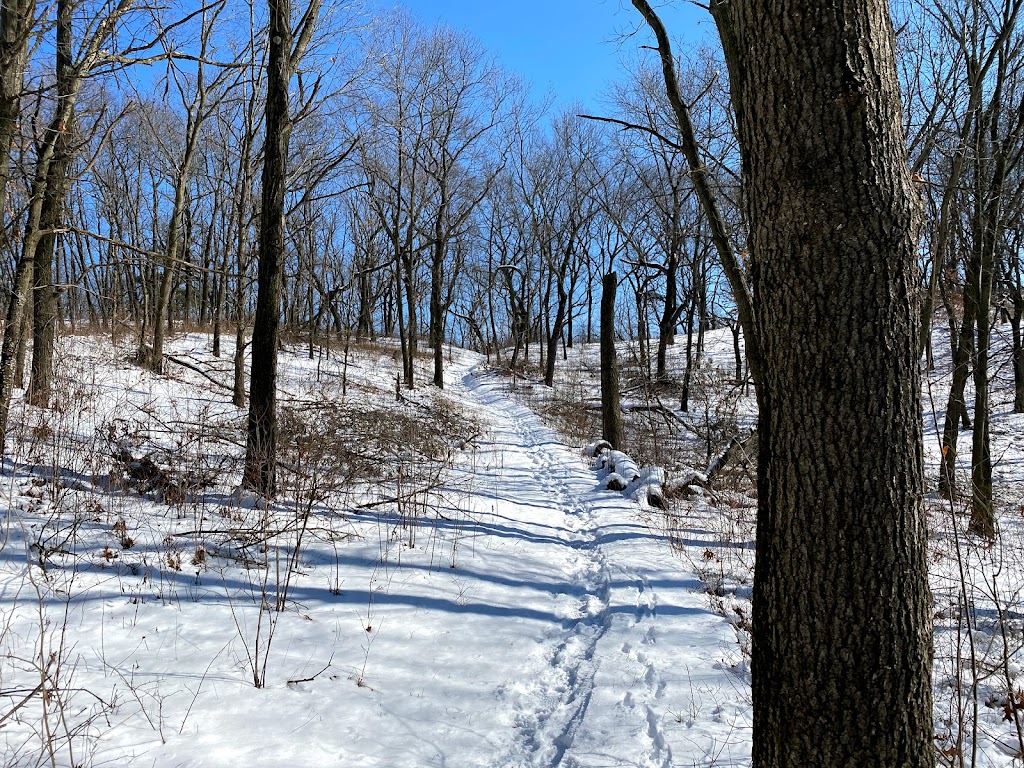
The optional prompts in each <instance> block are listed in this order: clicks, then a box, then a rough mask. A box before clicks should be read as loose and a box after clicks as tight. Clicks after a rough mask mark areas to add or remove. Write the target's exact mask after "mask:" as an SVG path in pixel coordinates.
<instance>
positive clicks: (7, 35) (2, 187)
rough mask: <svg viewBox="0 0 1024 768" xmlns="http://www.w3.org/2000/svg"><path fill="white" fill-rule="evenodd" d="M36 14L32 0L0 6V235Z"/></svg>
mask: <svg viewBox="0 0 1024 768" xmlns="http://www.w3.org/2000/svg"><path fill="white" fill-rule="evenodd" d="M35 17H36V2H35V0H9V2H5V3H4V4H3V6H2V8H0V235H2V233H3V231H4V228H5V227H6V224H7V222H6V212H7V182H8V179H9V178H10V174H11V170H12V168H13V167H14V166H13V164H12V163H11V162H10V158H11V145H12V142H13V139H14V134H15V133H16V132H17V129H18V113H19V111H20V108H21V95H22V91H24V89H25V68H26V67H27V66H28V59H29V45H30V43H31V41H32V34H31V32H32V25H33V24H34V23H35Z"/></svg>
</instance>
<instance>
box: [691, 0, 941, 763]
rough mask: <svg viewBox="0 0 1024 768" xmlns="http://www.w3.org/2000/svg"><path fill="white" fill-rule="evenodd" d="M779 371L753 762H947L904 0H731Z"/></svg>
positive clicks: (763, 491) (758, 616) (770, 356)
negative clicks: (899, 19) (937, 755)
mask: <svg viewBox="0 0 1024 768" xmlns="http://www.w3.org/2000/svg"><path fill="white" fill-rule="evenodd" d="M711 7H712V12H713V13H714V14H715V19H716V22H717V24H718V27H719V31H720V34H721V36H722V42H723V46H724V50H725V55H726V61H727V63H728V66H729V74H730V84H731V88H732V97H733V104H734V107H735V109H736V113H737V125H738V133H739V144H740V148H741V155H742V167H743V173H744V181H745V184H746V190H745V191H746V195H745V198H746V201H747V209H748V221H749V222H750V239H749V244H750V250H751V256H752V259H753V262H754V274H755V275H756V283H755V285H754V296H755V297H756V301H757V306H756V311H757V318H758V323H759V331H760V339H759V342H760V347H759V352H760V354H761V362H762V363H763V370H762V373H763V376H762V377H760V381H759V386H758V402H759V408H760V416H759V429H758V434H759V455H758V494H759V508H758V531H757V565H756V572H755V578H754V607H753V662H752V670H753V686H752V687H753V700H754V736H753V764H754V766H756V767H757V768H768V767H769V766H771V767H774V766H787V767H789V768H792V767H794V766H800V768H834V766H869V765H870V766H900V768H931V766H932V765H933V764H934V746H933V744H932V736H933V724H932V707H931V683H930V676H931V662H932V649H931V599H930V595H929V589H928V568H927V565H928V560H927V547H926V544H927V537H926V527H925V516H924V508H923V501H922V500H923V461H922V427H921V400H920V374H919V370H918V352H919V346H918V344H919V329H920V316H919V308H918V306H917V304H916V303H915V301H914V299H913V298H912V297H914V296H915V295H916V294H917V286H918V267H917V259H918V256H919V253H918V233H919V218H920V215H919V207H920V203H919V201H918V197H917V193H916V191H915V189H914V185H913V182H912V180H911V174H910V170H909V167H908V164H907V152H906V144H905V141H904V136H903V131H902V128H901V125H902V123H901V114H900V94H899V83H898V79H897V76H896V67H895V51H894V45H895V35H894V32H893V29H892V23H891V19H890V16H889V10H888V4H887V3H886V2H885V0H789V2H785V3H767V2H763V0H728V1H727V2H726V1H725V0H713V2H712V4H711Z"/></svg>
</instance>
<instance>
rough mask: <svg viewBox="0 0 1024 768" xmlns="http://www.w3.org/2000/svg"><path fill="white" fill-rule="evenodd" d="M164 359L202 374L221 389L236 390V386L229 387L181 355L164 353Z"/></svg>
mask: <svg viewBox="0 0 1024 768" xmlns="http://www.w3.org/2000/svg"><path fill="white" fill-rule="evenodd" d="M164 359H165V360H170V361H171V362H172V363H175V364H176V365H180V366H181V367H182V368H188V369H189V370H190V371H195V372H196V373H198V374H199V375H200V376H202V377H203V378H204V379H206V380H207V381H209V382H211V383H213V384H216V385H217V386H218V387H220V388H221V389H225V390H227V391H228V392H234V391H235V389H234V387H229V386H228V385H227V384H222V383H221V382H219V381H217V380H216V379H215V378H213V376H211V375H210V374H208V373H207V372H206V371H204V370H203V369H202V368H199V367H198V366H195V365H192V363H186V362H185V361H184V360H182V359H181V358H180V357H174V355H164Z"/></svg>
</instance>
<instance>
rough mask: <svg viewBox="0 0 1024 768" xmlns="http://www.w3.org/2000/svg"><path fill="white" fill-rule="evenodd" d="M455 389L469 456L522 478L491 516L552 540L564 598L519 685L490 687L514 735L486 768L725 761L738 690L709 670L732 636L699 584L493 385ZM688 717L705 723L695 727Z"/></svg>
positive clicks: (488, 380) (650, 766) (480, 378)
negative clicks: (507, 710)
mask: <svg viewBox="0 0 1024 768" xmlns="http://www.w3.org/2000/svg"><path fill="white" fill-rule="evenodd" d="M461 387H462V388H463V389H464V390H465V396H466V399H467V401H469V402H471V403H476V404H478V405H479V406H480V412H481V413H484V414H486V418H487V419H488V421H489V422H490V425H491V432H490V434H491V437H490V442H488V443H485V444H483V445H482V446H481V449H482V450H484V451H490V452H494V453H495V454H499V455H502V456H503V457H504V465H505V467H506V468H508V469H513V470H517V472H515V473H514V474H517V475H518V474H519V473H526V474H528V473H531V472H532V473H533V475H534V477H535V482H534V483H532V484H530V483H516V484H514V485H511V486H510V485H508V484H506V485H505V486H504V487H498V488H495V505H496V507H497V508H498V509H500V510H501V511H502V512H503V513H506V514H508V515H511V516H516V517H518V518H519V519H520V520H521V522H522V523H523V524H526V525H530V524H543V525H545V526H548V528H547V529H546V530H548V531H549V534H550V535H552V536H554V537H555V538H557V539H559V540H561V541H562V542H564V546H563V547H562V553H561V556H560V558H559V560H560V561H559V562H558V565H559V567H560V568H561V570H562V574H563V578H564V588H563V589H564V595H559V594H555V595H553V596H552V597H553V599H554V600H556V601H559V602H560V603H561V606H560V607H561V610H562V614H563V618H562V621H561V623H560V625H557V626H554V627H549V628H547V629H546V630H545V631H544V633H543V635H542V636H541V637H540V638H536V639H535V641H536V642H537V643H538V644H539V646H540V647H539V648H538V649H537V650H535V651H534V653H533V654H532V655H531V657H530V658H529V659H528V660H527V662H526V664H527V665H528V666H527V667H526V668H525V669H523V670H522V674H521V676H520V677H519V679H518V680H517V681H515V682H513V683H511V684H509V685H507V686H503V687H502V688H501V689H500V691H499V693H500V695H501V696H502V698H504V699H505V700H507V701H508V703H509V704H510V705H511V721H512V725H513V727H514V728H515V734H516V735H515V738H514V739H513V740H512V742H511V743H510V744H509V745H508V747H507V749H506V750H505V752H504V753H503V754H502V755H500V756H499V757H498V758H497V759H496V760H494V761H493V762H492V763H490V764H493V765H502V766H529V767H530V768H547V767H549V766H550V767H551V768H555V767H556V766H566V767H567V768H577V767H579V768H582V767H583V766H612V765H616V766H638V767H642V768H667V767H668V766H673V765H701V764H704V763H705V762H712V761H714V760H715V759H716V758H718V759H719V764H729V761H728V758H725V757H723V756H722V755H721V751H722V748H723V745H724V744H725V743H726V741H727V740H728V735H729V734H728V733H727V731H728V729H730V728H742V727H743V725H742V723H741V717H740V712H741V711H742V710H743V709H744V704H743V702H742V701H735V702H733V705H732V706H731V707H730V706H728V702H729V700H730V698H731V697H734V696H735V695H736V689H737V688H739V687H740V686H738V685H737V684H736V681H735V679H730V678H731V677H732V673H730V672H728V671H726V670H725V669H724V666H725V665H724V664H723V663H722V659H724V658H725V657H727V656H728V655H729V652H730V651H731V650H732V649H734V648H735V635H734V633H733V631H732V629H731V627H730V626H729V625H728V624H727V623H726V622H725V620H724V619H722V618H721V617H720V616H717V615H714V614H712V613H711V612H710V611H708V609H707V606H706V598H705V596H704V594H703V591H702V588H701V585H700V583H699V582H698V581H697V580H696V579H695V577H693V576H692V574H686V573H685V567H684V565H683V564H682V562H681V561H680V560H679V559H678V558H676V557H674V556H673V555H672V553H671V552H670V549H669V546H668V542H667V541H665V540H664V538H663V537H661V536H660V535H658V534H655V533H653V532H652V531H650V530H649V529H648V528H647V527H646V526H644V525H643V524H642V523H640V522H638V520H637V513H638V511H639V510H638V509H637V508H636V506H635V505H634V504H632V503H630V502H627V501H625V500H624V499H623V497H622V495H621V494H617V493H612V492H608V491H606V490H603V489H601V488H600V487H599V485H598V483H597V479H596V475H595V473H594V472H593V471H592V470H591V469H590V468H588V467H587V466H586V465H585V464H584V462H583V461H582V460H581V458H580V456H579V455H578V454H576V453H574V452H572V451H570V450H569V449H568V448H566V447H565V446H564V445H562V444H560V443H559V442H558V441H557V439H556V438H555V437H554V435H553V434H552V433H551V432H550V430H548V429H547V428H545V427H544V426H543V425H542V424H541V423H540V421H539V419H538V418H537V417H536V416H535V415H534V414H533V413H531V412H530V411H529V410H528V409H526V408H525V407H523V406H521V405H519V404H516V403H515V402H513V401H511V400H510V399H509V398H508V396H507V394H506V393H504V392H503V391H502V390H501V382H500V381H499V380H497V379H496V378H495V377H493V376H491V375H487V374H477V373H474V372H473V371H469V372H466V373H465V374H464V375H463V377H462V380H461ZM506 510H507V511H506ZM556 592H557V590H556ZM662 593H664V594H662ZM560 597H561V599H560V600H559V598H560ZM659 612H660V615H659ZM684 682H685V688H684V687H683V685H682V684H683V683H684ZM698 689H699V690H698ZM669 694H671V695H669ZM709 697H710V699H711V700H712V701H711V702H709V701H707V699H708V698H709ZM705 710H707V711H705ZM702 714H703V715H704V716H706V717H707V718H708V719H709V720H710V723H709V725H710V727H708V725H705V726H704V727H700V725H699V724H698V721H699V720H700V719H701V715H702ZM720 726H725V727H724V728H721V727H720Z"/></svg>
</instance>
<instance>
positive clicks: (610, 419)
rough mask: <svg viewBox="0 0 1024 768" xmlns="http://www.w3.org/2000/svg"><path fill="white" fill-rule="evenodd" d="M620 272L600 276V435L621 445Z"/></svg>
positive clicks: (613, 444)
mask: <svg viewBox="0 0 1024 768" xmlns="http://www.w3.org/2000/svg"><path fill="white" fill-rule="evenodd" d="M617 285H618V276H617V275H616V274H615V273H614V272H609V273H608V274H607V275H605V276H604V277H603V278H602V279H601V437H602V438H603V439H605V440H607V441H608V442H609V443H611V446H612V448H618V449H619V450H621V449H622V444H623V442H624V439H625V438H624V429H623V425H622V405H621V403H620V402H619V363H618V357H617V356H616V353H615V290H616V287H617Z"/></svg>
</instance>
